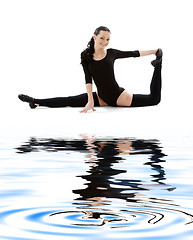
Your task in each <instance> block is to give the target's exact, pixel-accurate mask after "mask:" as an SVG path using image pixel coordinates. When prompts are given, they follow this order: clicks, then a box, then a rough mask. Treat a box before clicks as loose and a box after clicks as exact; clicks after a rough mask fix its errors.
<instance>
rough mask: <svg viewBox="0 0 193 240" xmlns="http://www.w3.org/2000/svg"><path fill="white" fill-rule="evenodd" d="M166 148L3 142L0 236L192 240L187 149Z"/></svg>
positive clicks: (137, 143)
mask: <svg viewBox="0 0 193 240" xmlns="http://www.w3.org/2000/svg"><path fill="white" fill-rule="evenodd" d="M164 144H165V145H164ZM164 144H163V143H161V142H160V141H159V140H157V139H136V138H129V137H125V138H112V137H111V138H110V137H106V138H95V137H89V136H87V135H81V136H80V138H78V139H68V138H59V139H57V138H54V139H53V138H50V139H49V138H36V137H33V138H29V139H27V140H26V142H24V143H20V144H18V146H14V147H13V146H9V144H7V145H6V144H1V153H2V154H1V157H0V161H1V188H0V197H1V212H0V229H1V231H0V238H1V239H34V240H35V239H64V237H66V238H68V239H86V238H89V239H90V238H91V237H92V239H148V240H149V239H191V236H192V234H193V208H192V195H193V194H192V191H191V190H192V185H193V184H192V182H193V181H192V176H191V173H192V169H193V164H192V156H191V146H188V145H185V147H184V146H182V145H181V144H180V143H177V142H175V143H173V142H170V141H167V142H165V143H164ZM177 144H179V146H178V145H177Z"/></svg>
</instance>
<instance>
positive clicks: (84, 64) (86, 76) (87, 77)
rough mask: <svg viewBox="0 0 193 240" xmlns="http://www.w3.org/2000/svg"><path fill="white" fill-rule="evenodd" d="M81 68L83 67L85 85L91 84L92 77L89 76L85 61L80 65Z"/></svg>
mask: <svg viewBox="0 0 193 240" xmlns="http://www.w3.org/2000/svg"><path fill="white" fill-rule="evenodd" d="M82 67H83V70H84V74H85V82H86V84H87V83H92V75H91V73H90V72H89V70H88V63H87V62H86V61H84V62H83V63H82Z"/></svg>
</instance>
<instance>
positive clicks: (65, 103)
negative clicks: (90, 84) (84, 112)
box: [34, 92, 100, 108]
mask: <svg viewBox="0 0 193 240" xmlns="http://www.w3.org/2000/svg"><path fill="white" fill-rule="evenodd" d="M93 98H94V106H95V107H98V106H100V105H99V101H98V98H97V94H96V92H93ZM87 102H88V95H87V93H83V94H80V95H77V96H69V97H57V98H47V99H34V104H38V105H39V106H44V107H50V108H59V107H84V106H85V105H86V104H87Z"/></svg>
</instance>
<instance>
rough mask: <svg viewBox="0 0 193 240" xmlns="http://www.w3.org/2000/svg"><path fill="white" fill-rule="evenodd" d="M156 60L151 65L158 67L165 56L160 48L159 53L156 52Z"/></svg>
mask: <svg viewBox="0 0 193 240" xmlns="http://www.w3.org/2000/svg"><path fill="white" fill-rule="evenodd" d="M155 55H156V59H155V60H153V61H151V64H152V65H153V66H154V67H156V66H157V65H158V64H159V63H162V56H163V52H162V49H161V48H158V50H157V52H156V54H155Z"/></svg>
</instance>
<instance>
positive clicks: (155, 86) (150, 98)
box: [34, 64, 161, 108]
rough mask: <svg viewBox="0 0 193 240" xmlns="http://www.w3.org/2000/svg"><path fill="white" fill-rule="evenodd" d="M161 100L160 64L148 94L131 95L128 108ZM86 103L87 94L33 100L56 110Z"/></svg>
mask: <svg viewBox="0 0 193 240" xmlns="http://www.w3.org/2000/svg"><path fill="white" fill-rule="evenodd" d="M93 98H94V106H95V107H98V106H100V105H99V101H98V97H97V94H96V92H94V93H93ZM160 100H161V64H158V65H157V66H156V67H155V70H154V73H153V77H152V81H151V85H150V94H149V95H143V94H133V100H132V103H131V106H130V107H145V106H153V105H157V104H158V103H159V102H160ZM87 102H88V96H87V93H84V94H80V95H77V96H70V97H58V98H48V99H34V103H35V104H39V105H40V106H45V107H51V108H58V107H67V106H69V107H84V106H85V105H86V104H87Z"/></svg>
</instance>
